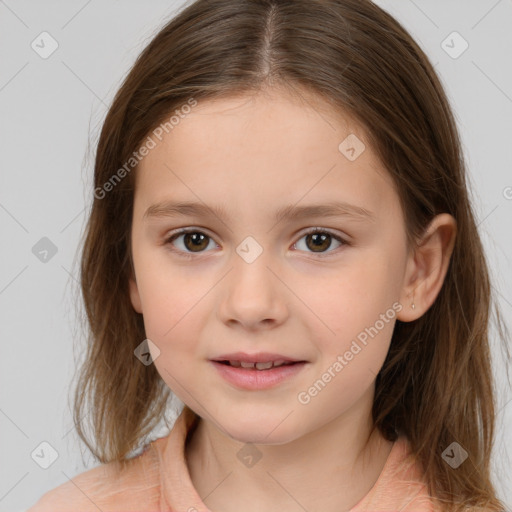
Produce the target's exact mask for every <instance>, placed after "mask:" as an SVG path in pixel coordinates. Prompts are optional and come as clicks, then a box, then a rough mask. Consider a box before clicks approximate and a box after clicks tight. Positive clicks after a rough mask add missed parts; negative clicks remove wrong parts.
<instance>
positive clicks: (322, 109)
mask: <svg viewBox="0 0 512 512" xmlns="http://www.w3.org/2000/svg"><path fill="white" fill-rule="evenodd" d="M153 138H154V137H153ZM155 141H156V142H157V144H156V147H155V148H154V149H152V150H151V151H150V152H149V154H148V155H147V156H145V157H144V159H143V160H142V161H141V163H140V164H139V167H138V169H137V172H136V180H137V183H136V197H137V196H138V197H139V198H142V199H143V200H144V202H145V203H147V202H148V201H152V202H155V201H158V200H165V199H168V198H169V197H172V196H173V195H176V196H178V197H179V198H180V199H184V198H185V197H186V198H187V199H196V200H197V199H198V197H197V196H199V195H200V197H201V198H204V199H205V200H206V199H207V198H208V197H215V198H218V199H219V200H220V201H219V202H224V204H226V203H227V202H229V204H230V205H233V208H236V207H237V205H238V206H240V207H241V208H242V207H243V205H246V206H249V205H251V204H253V202H254V200H255V199H254V198H255V197H258V198H259V200H260V203H261V202H262V201H263V202H265V201H267V202H268V204H275V203H276V202H279V203H283V199H287V201H286V202H287V203H288V202H293V201H294V200H295V201H298V200H299V199H300V198H301V197H302V196H306V195H307V196H308V200H311V201H314V200H315V199H319V200H326V199H327V200H333V201H334V200H347V201H349V200H350V196H351V195H352V196H353V195H354V193H355V192H357V194H358V195H359V198H360V199H362V200H363V201H366V202H367V203H372V209H375V207H376V206H378V204H379V203H381V202H382V201H383V200H384V199H385V195H386V194H385V190H384V188H385V187H387V188H388V189H389V188H390V187H391V188H393V184H392V182H391V179H390V176H389V175H388V174H387V173H386V172H385V171H384V169H383V166H382V165H381V163H380V162H379V161H378V159H377V158H376V156H375V155H374V153H373V151H372V149H371V148H370V147H369V145H368V144H367V142H366V137H365V133H364V130H363V129H362V128H361V127H360V126H359V125H358V124H357V123H356V122H355V121H354V120H353V119H352V118H351V117H350V116H348V115H343V114H341V113H339V112H336V113H335V112H334V111H333V109H332V107H330V106H329V105H328V104H327V103H326V102H325V101H323V100H322V99H320V98H318V97H314V96H303V97H302V98H300V97H298V96H297V95H290V94H287V93H285V92H282V91H280V92H276V91H273V92H271V93H269V92H265V93H262V94H254V95H244V96H236V97H227V98H217V99H213V100H204V101H200V102H198V103H197V105H196V106H194V107H192V108H191V110H190V112H189V113H188V114H186V115H183V116H182V117H181V118H180V119H179V122H178V123H177V124H175V125H174V126H173V128H172V129H169V130H168V133H166V132H164V133H163V134H162V135H161V140H155ZM347 141H348V142H347ZM354 143H355V144H356V149H357V151H358V153H359V152H360V154H359V155H358V156H357V154H356V156H357V158H356V159H349V158H347V154H346V153H345V151H346V149H347V148H348V147H349V146H354ZM349 156H350V154H349ZM389 192H391V191H389ZM326 194H328V195H329V197H328V198H327V197H326V196H325V195H326ZM194 195H195V196H196V197H194ZM340 195H342V196H343V197H340ZM362 206H363V205H362ZM363 207H364V206H363Z"/></svg>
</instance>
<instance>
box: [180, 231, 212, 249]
mask: <svg viewBox="0 0 512 512" xmlns="http://www.w3.org/2000/svg"><path fill="white" fill-rule="evenodd" d="M206 238H207V237H206V236H205V235H204V234H202V233H186V234H185V240H184V242H185V245H186V247H187V248H188V249H191V250H193V251H195V252H198V251H197V250H196V249H199V250H200V249H204V248H205V247H208V243H206V245H204V241H205V240H206ZM190 241H191V242H192V245H191V246H190V247H189V245H188V244H187V242H190Z"/></svg>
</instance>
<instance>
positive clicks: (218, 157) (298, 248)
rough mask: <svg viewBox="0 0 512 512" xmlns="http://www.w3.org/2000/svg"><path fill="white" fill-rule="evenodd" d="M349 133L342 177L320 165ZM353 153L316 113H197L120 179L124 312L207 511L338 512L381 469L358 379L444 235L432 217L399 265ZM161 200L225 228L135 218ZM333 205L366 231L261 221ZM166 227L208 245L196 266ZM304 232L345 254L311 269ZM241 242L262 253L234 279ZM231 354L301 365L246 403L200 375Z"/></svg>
mask: <svg viewBox="0 0 512 512" xmlns="http://www.w3.org/2000/svg"><path fill="white" fill-rule="evenodd" d="M303 97H304V98H305V95H304V96H303ZM349 134H355V135H356V136H357V137H358V138H359V139H360V140H361V141H363V142H364V143H365V144H366V149H365V150H364V151H363V152H362V154H360V156H359V157H358V158H357V159H356V160H355V161H350V160H349V159H347V158H346V157H345V155H343V154H342V153H341V152H340V150H339V149H338V146H339V144H340V142H342V141H343V140H344V139H345V138H346V137H347V136H348V135H349ZM365 141H366V139H365V134H364V131H363V130H362V129H361V128H360V127H358V126H357V124H356V123H354V122H353V120H351V119H350V118H349V117H348V116H340V115H335V114H334V113H333V111H332V108H329V107H328V106H327V105H324V104H323V103H322V102H321V100H320V99H315V98H314V97H310V98H308V99H307V101H306V100H304V101H303V100H301V99H300V98H298V97H297V96H295V95H293V96H292V95H291V94H290V93H289V92H286V91H284V90H277V89H273V90H272V91H266V92H264V93H263V92H262V93H260V94H257V95H252V96H243V97H231V98H228V99H221V100H220V99H217V100H214V101H212V100H208V101H205V102H200V103H199V104H198V105H197V106H196V107H194V108H193V109H192V112H191V113H190V114H189V115H187V116H186V117H185V118H184V119H182V120H181V121H180V123H179V124H178V125H177V126H175V127H174V129H173V130H172V131H170V132H169V133H168V134H166V135H164V137H163V139H162V141H161V142H160V143H159V144H158V145H157V147H156V148H154V149H152V150H151V151H150V152H149V154H148V155H147V156H146V157H145V158H144V159H143V160H142V162H141V164H140V166H139V168H138V170H137V176H136V178H137V179H136V191H135V199H134V212H133V224H132V251H133V260H134V269H135V276H134V279H132V280H131V281H130V295H131V301H132V304H133V307H134V309H135V310H136V311H137V312H139V313H142V314H143V317H144V323H145V328H146V335H147V337H148V338H149V339H150V340H151V341H152V342H153V343H154V344H155V345H156V346H157V347H158V348H159V350H160V355H159V356H158V357H157V358H156V359H155V361H154V364H155V365H156V367H157V369H158V371H159V373H160V374H161V376H162V378H163V379H164V381H165V382H166V383H167V385H168V386H169V387H170V388H171V389H172V390H173V391H174V392H175V394H176V395H177V396H178V397H179V398H180V399H181V400H182V401H183V402H185V403H186V404H187V405H188V406H189V407H190V408H191V409H193V410H194V411H195V412H196V413H197V414H199V415H200V416H201V420H200V422H199V426H198V428H197V430H196V431H195V433H194V435H193V436H192V439H191V441H190V443H189V444H188V445H187V447H186V456H187V461H188V466H189V471H190V474H191V478H192V481H193V483H194V486H195V487H196V489H197V491H198V493H199V495H200V496H202V497H204V496H207V498H205V503H206V504H207V506H208V507H209V508H210V509H211V510H213V511H221V510H222V511H223V512H231V511H233V512H234V511H235V510H236V511H238V510H245V511H248V512H252V511H260V510H265V511H278V510H279V511H282V510H287V511H295V510H297V511H299V510H300V511H303V510H304V509H303V507H304V508H305V509H306V510H309V511H317V510H322V511H333V512H334V511H339V510H348V509H349V508H351V507H353V506H354V505H355V504H356V503H357V502H359V501H360V500H361V499H362V498H363V497H364V496H365V495H366V494H367V493H368V491H369V490H370V489H371V487H372V486H373V485H374V483H375V481H376V480H377V478H378V476H379V474H380V472H381V471H382V468H383V466H384V464H385V462H386V459H387V457H388V455H389V453H390V450H391V448H392V443H390V442H388V441H386V440H384V439H383V438H382V436H381V435H380V434H379V433H376V434H374V435H373V436H372V437H371V438H370V439H369V440H368V435H369V430H370V427H371V407H372V402H373V396H374V389H375V378H376V375H377V374H378V372H379V370H380V368H381V367H382V364H383V362H384V360H385V357H386V354H387V351H388V348H389V344H390V341H391V336H392V332H393V327H394V324H395V321H396V319H397V318H398V319H400V320H402V321H412V320H415V319H416V318H419V317H420V316H421V315H422V314H423V313H424V312H425V311H426V310H427V309H428V308H429V307H430V306H431V305H432V303H433V302H434V300H435V298H436V296H437V294H438V293H439V290H440V288H441V286H442V283H443V280H444V277H445V275H446V270H447V267H448V263H449V257H450V255H451V252H452V249H453V242H454V237H455V232H456V225H455V221H454V219H453V218H452V217H451V216H450V215H447V214H442V215H439V216H437V217H436V218H435V219H434V220H433V221H432V223H431V225H430V226H429V229H428V230H427V231H426V235H425V237H424V239H423V240H422V241H421V244H420V246H419V247H418V248H417V249H416V250H412V249H409V248H408V246H407V243H406V233H405V224H404V216H403V213H402V211H401V208H400V204H399V199H398V195H397V193H396V191H395V189H394V186H393V182H392V180H391V177H390V176H389V175H388V174H387V172H386V171H385V169H384V167H383V165H382V164H381V163H380V162H379V161H378V159H377V157H376V156H375V154H374V153H373V152H372V149H371V147H370V146H369V145H368V144H367V143H366V142H365ZM171 199H172V200H183V201H187V200H190V201H199V202H202V203H204V204H206V205H208V206H212V205H218V206H222V207H224V208H225V209H226V210H227V219H226V221H225V222H222V221H221V220H220V219H219V218H218V217H216V216H215V215H214V214H211V215H209V216H208V217H205V218H203V217H196V216H192V217H191V216H179V217H154V218H149V219H144V218H143V216H144V212H145V211H146V209H147V208H148V207H149V206H150V205H153V204H155V203H158V202H161V201H165V200H171ZM333 200H342V201H345V202H347V203H350V204H352V205H357V206H360V207H363V208H365V209H367V210H369V211H371V212H373V214H374V218H373V219H372V220H361V219H356V218H353V217H352V218H351V217H347V216H343V217H342V216H340V217H312V218H307V219H301V220H286V221H281V222H279V223H277V224H276V222H275V221H274V219H273V213H274V211H275V210H277V209H278V208H281V207H283V206H285V205H288V204H293V205H295V204H297V206H302V205H305V204H325V203H326V202H328V201H333ZM184 227H192V228H195V229H196V231H199V232H200V233H204V234H205V235H207V236H208V237H209V238H206V240H205V241H204V243H203V245H202V246H201V247H202V248H201V249H200V251H202V252H194V245H193V244H192V243H191V242H190V241H189V242H188V244H187V245H185V244H186V242H185V236H183V235H181V236H178V237H177V238H176V239H174V240H173V241H172V242H170V243H167V244H166V239H168V238H169V237H170V235H172V234H173V233H174V232H175V231H176V230H177V229H178V228H184ZM314 227H320V228H325V229H327V230H328V231H329V232H331V233H333V234H334V235H335V236H338V237H340V238H341V239H342V240H344V241H346V242H349V244H348V245H345V244H340V242H339V241H337V240H336V238H328V240H327V242H326V243H325V244H324V245H321V248H320V249H317V251H318V252H315V248H314V244H312V243H311V237H308V236H307V234H306V233H305V232H306V231H307V230H308V229H309V228H314ZM247 236H252V237H253V238H254V239H255V240H256V241H257V242H258V244H259V245H260V246H261V247H262V249H263V252H262V253H261V254H260V255H259V257H257V258H256V259H255V261H253V262H252V263H247V262H246V261H245V260H244V259H243V258H242V257H240V256H239V254H238V253H237V252H236V248H237V247H238V246H239V244H240V243H241V242H242V241H243V240H244V239H245V238H246V237H247ZM308 240H309V244H308ZM329 240H330V241H331V245H330V246H329ZM172 249H174V252H173V250H172ZM179 253H181V254H190V255H191V258H190V259H187V258H185V257H182V256H180V255H179ZM322 256H324V257H322ZM413 300H414V304H415V308H414V309H413V308H411V304H412V302H413ZM397 302H398V303H400V305H401V306H402V309H401V311H400V312H398V313H396V314H395V318H393V319H392V320H390V321H389V322H388V323H385V326H384V328H382V329H381V330H380V331H379V332H378V334H377V335H376V336H375V337H374V338H373V339H372V338H370V339H369V342H368V344H367V345H366V346H365V347H364V348H363V349H362V350H361V351H360V352H359V353H358V354H357V355H355V356H354V357H353V359H352V360H351V361H349V363H348V364H347V365H346V366H345V367H344V368H343V370H342V371H341V372H338V373H337V374H336V376H335V377H334V378H332V379H331V381H330V382H329V383H328V384H327V385H326V386H325V387H324V388H323V389H322V390H321V392H320V393H318V394H317V395H316V396H315V397H313V398H311V400H310V401H309V403H307V404H302V403H300V402H299V401H298V399H297V396H298V393H299V392H301V391H304V390H308V388H310V387H311V386H312V385H313V383H314V382H315V381H316V380H318V379H319V378H320V377H321V375H322V374H323V373H324V372H325V371H326V369H327V368H329V367H330V366H332V365H333V363H334V362H335V361H336V360H337V357H338V355H340V354H344V353H345V352H346V351H347V350H348V349H349V348H350V345H351V343H352V341H353V340H354V339H356V336H357V335H358V334H359V333H360V332H362V331H364V329H365V328H366V327H369V326H373V325H375V323H376V321H377V320H378V319H379V318H380V316H379V315H381V314H382V313H385V312H386V310H388V309H390V308H391V307H392V304H394V303H397ZM236 351H244V352H248V353H255V352H261V351H265V352H277V353H280V354H284V355H286V356H289V357H292V358H296V359H300V360H306V361H308V363H307V364H306V365H305V367H304V368H303V369H302V370H301V372H300V373H299V374H297V375H295V376H294V377H292V378H291V379H288V380H287V381H285V382H283V383H281V384H279V385H278V386H276V387H275V388H272V389H269V390H264V391H254V390H252V391H248V390H243V389H238V388H236V387H234V386H233V385H231V384H229V383H228V382H226V381H225V380H223V379H222V377H220V376H219V374H218V372H217V371H216V369H215V368H214V367H213V366H212V364H211V363H210V362H209V359H211V358H214V357H216V356H219V355H221V354H224V353H229V352H236ZM367 440H368V443H367V444H365V443H366V441H367ZM246 443H254V444H255V445H256V447H257V449H258V450H259V451H260V452H261V454H262V457H261V459H260V460H259V461H258V463H257V464H256V465H254V466H253V467H251V468H248V467H246V466H244V465H243V464H242V463H241V462H240V460H239V459H238V458H237V452H238V450H240V449H241V448H242V447H244V446H245V444H246ZM220 482H222V483H220ZM212 490H213V491H212ZM299 504H300V505H299Z"/></svg>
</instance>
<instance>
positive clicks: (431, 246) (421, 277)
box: [397, 213, 457, 322]
mask: <svg viewBox="0 0 512 512" xmlns="http://www.w3.org/2000/svg"><path fill="white" fill-rule="evenodd" d="M456 234H457V223H456V221H455V219H454V218H453V217H452V216H451V215H449V214H447V213H442V214H440V215H437V216H436V217H434V219H433V220H432V221H431V223H430V224H429V226H428V228H427V229H426V230H425V233H424V235H423V236H422V238H421V240H420V242H419V244H418V245H417V247H416V248H415V249H414V251H412V254H411V255H410V256H409V259H408V262H407V269H406V274H405V280H404V287H403V289H402V294H401V297H400V302H401V303H402V304H403V305H404V308H403V309H402V311H400V313H399V314H398V315H397V319H398V320H401V321H402V322H412V321H413V320H416V319H418V318H420V317H421V316H422V315H423V314H424V313H425V312H426V311H427V310H428V309H429V308H430V307H431V306H432V304H433V303H434V301H435V299H436V297H437V296H438V294H439V292H440V291H441V288H442V286H443V282H444V280H445V277H446V273H447V271H448V266H449V264H450V258H451V255H452V252H453V248H454V245H455V237H456Z"/></svg>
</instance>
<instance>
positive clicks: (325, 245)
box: [295, 228, 348, 254]
mask: <svg viewBox="0 0 512 512" xmlns="http://www.w3.org/2000/svg"><path fill="white" fill-rule="evenodd" d="M300 240H305V244H303V245H304V246H305V249H303V248H301V247H298V248H299V249H300V250H304V251H306V252H313V253H319V254H320V253H331V252H334V251H333V250H331V251H328V249H330V248H331V246H332V244H333V240H334V243H338V246H337V247H339V246H341V245H348V244H347V242H345V241H344V240H342V239H341V238H340V237H338V236H335V235H334V234H332V233H329V231H325V230H322V229H318V228H317V229H315V230H312V231H309V232H308V233H305V234H304V236H302V238H301V239H300ZM299 243H300V241H299V242H297V243H296V244H295V245H296V246H297V245H299ZM337 247H335V249H336V248H337Z"/></svg>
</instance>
